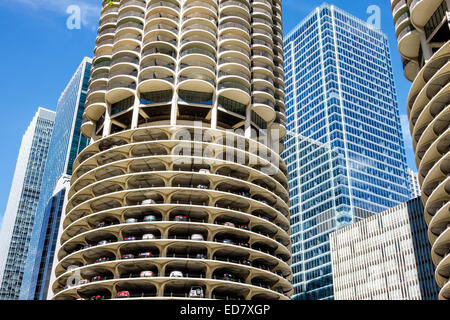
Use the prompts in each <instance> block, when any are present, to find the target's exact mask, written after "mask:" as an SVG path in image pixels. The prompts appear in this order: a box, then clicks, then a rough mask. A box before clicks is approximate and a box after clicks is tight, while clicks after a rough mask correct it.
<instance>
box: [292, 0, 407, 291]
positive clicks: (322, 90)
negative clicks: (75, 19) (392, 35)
mask: <svg viewBox="0 0 450 320" xmlns="http://www.w3.org/2000/svg"><path fill="white" fill-rule="evenodd" d="M284 58H285V83H286V90H285V93H286V116H287V122H286V123H287V130H288V131H290V132H293V133H294V135H298V136H301V137H304V138H307V139H311V140H314V141H317V142H319V143H321V144H323V145H327V148H328V149H329V151H328V158H329V159H328V164H329V168H328V170H329V172H330V173H325V172H324V173H323V174H322V175H320V174H319V172H321V171H320V170H319V164H318V162H319V161H316V163H315V164H310V163H307V162H305V163H302V164H301V165H302V166H303V167H299V166H298V167H297V168H296V170H298V174H295V175H294V174H291V179H290V187H291V188H293V187H294V189H291V199H290V200H291V226H292V241H293V248H294V250H293V260H294V261H296V262H295V263H294V264H293V268H294V270H295V279H296V281H294V289H295V295H294V299H305V300H316V299H332V297H333V287H332V277H331V256H330V252H329V233H330V232H332V231H334V230H336V229H337V228H341V227H343V226H346V225H348V224H351V223H354V222H356V221H358V220H359V219H361V218H365V217H367V216H369V215H371V214H372V213H377V212H381V211H383V210H386V209H388V208H390V207H394V206H396V205H398V204H400V203H403V202H404V201H406V200H408V199H409V198H410V190H409V183H408V175H407V164H406V155H405V149H404V142H403V136H402V130H401V124H400V117H399V109H398V105H397V98H396V93H395V87H394V79H393V73H392V67H391V59H390V52H389V44H388V40H387V38H386V36H385V35H384V34H383V33H382V32H381V31H379V30H376V29H374V28H373V27H372V26H370V25H368V24H367V23H366V22H364V21H362V20H359V19H357V18H355V17H353V16H351V15H349V14H348V13H346V12H344V11H342V10H340V9H338V8H336V7H334V6H330V5H327V4H325V5H322V6H321V7H319V8H317V9H316V10H314V11H313V12H312V13H311V14H310V15H309V16H308V17H306V18H305V19H304V20H303V21H302V22H301V23H300V24H299V25H298V26H297V27H296V28H294V30H292V31H291V32H290V33H289V34H288V35H287V36H286V37H285V41H284ZM287 151H288V150H286V151H285V153H284V154H283V158H284V159H285V160H286V162H287V165H288V167H289V168H290V167H291V166H292V165H293V164H294V163H295V161H298V162H299V163H300V162H301V161H302V158H303V157H304V156H306V154H302V153H301V151H300V149H298V150H297V151H296V152H298V154H297V156H292V155H290V154H288V153H287ZM294 153H295V152H294ZM305 159H306V158H305ZM314 170H316V171H317V172H316V174H315V176H316V178H315V179H314V178H313V177H310V178H309V179H308V178H305V175H313V176H314ZM289 172H292V171H289ZM294 185H295V186H297V187H298V192H297V191H295V186H294ZM294 192H297V193H296V194H294ZM327 212H329V213H327ZM322 215H327V216H328V218H327V219H326V220H327V224H324V223H322V222H323V220H322V218H321V216H322Z"/></svg>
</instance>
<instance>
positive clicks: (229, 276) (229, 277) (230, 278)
mask: <svg viewBox="0 0 450 320" xmlns="http://www.w3.org/2000/svg"><path fill="white" fill-rule="evenodd" d="M235 279H236V278H235V276H234V275H232V274H231V273H224V274H223V280H228V281H233V280H235Z"/></svg>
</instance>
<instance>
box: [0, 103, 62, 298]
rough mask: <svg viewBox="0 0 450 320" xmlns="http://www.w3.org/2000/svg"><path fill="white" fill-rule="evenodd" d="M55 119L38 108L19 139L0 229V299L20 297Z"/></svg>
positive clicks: (53, 114) (47, 111)
mask: <svg viewBox="0 0 450 320" xmlns="http://www.w3.org/2000/svg"><path fill="white" fill-rule="evenodd" d="M54 120H55V112H53V111H49V110H47V109H44V108H39V110H38V111H37V113H36V115H35V116H34V118H33V120H32V121H31V124H30V125H29V127H28V129H27V131H26V132H25V135H24V136H23V139H22V144H21V146H20V151H19V156H18V158H17V164H16V169H15V172H14V178H13V182H12V185H11V191H10V194H9V199H8V204H7V207H6V211H5V215H4V217H3V223H2V228H1V232H0V234H1V235H2V241H1V244H0V299H1V300H16V299H18V298H19V292H20V286H21V284H22V278H23V275H24V266H25V261H26V259H27V255H28V246H29V243H30V237H31V232H32V230H33V225H34V216H35V213H36V207H37V204H38V200H39V195H40V193H41V186H42V177H43V175H44V168H45V163H46V161H47V155H48V148H49V145H50V139H51V136H52V130H53V124H54Z"/></svg>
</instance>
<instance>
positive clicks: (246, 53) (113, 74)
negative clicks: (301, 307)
mask: <svg viewBox="0 0 450 320" xmlns="http://www.w3.org/2000/svg"><path fill="white" fill-rule="evenodd" d="M282 50H283V48H282V26H281V1H279V0H275V1H273V2H262V1H253V2H250V1H227V0H221V1H215V0H203V1H198V0H195V1H190V0H182V1H178V0H170V1H154V0H151V1H145V0H133V1H126V0H122V1H114V2H110V1H104V2H103V9H102V12H101V17H100V26H99V30H98V37H97V41H96V48H95V56H94V59H93V64H92V72H91V79H92V80H91V83H90V86H89V90H88V94H87V102H86V110H85V115H84V117H85V122H84V124H83V126H82V130H83V132H84V133H85V134H86V135H87V136H89V137H91V138H92V140H93V142H92V143H91V144H90V145H89V146H88V147H87V148H86V149H85V150H83V151H82V152H81V153H80V155H79V156H78V158H77V159H76V160H75V162H74V167H73V176H72V181H71V187H70V190H69V191H68V194H67V197H68V203H67V208H66V215H65V217H64V220H63V221H62V232H61V237H60V239H59V244H60V248H59V250H58V254H57V261H56V262H55V274H54V277H55V280H54V281H53V283H52V286H51V290H52V292H51V295H50V297H51V298H52V299H54V300H70V299H80V298H81V299H116V298H118V297H128V298H134V299H145V298H153V299H155V298H157V299H176V298H182V299H185V298H187V297H189V298H193V299H195V298H200V299H201V298H207V299H246V300H250V299H268V300H288V299H289V297H290V295H291V294H292V285H291V283H290V280H291V278H292V271H291V268H290V263H291V247H290V238H289V233H290V225H289V199H288V190H287V188H288V182H287V168H286V165H285V164H284V162H283V160H282V159H281V157H280V156H279V150H280V149H279V148H280V144H281V143H280V142H281V139H282V138H283V137H284V134H285V127H284V115H283V113H284V81H283V52H282ZM173 277H177V278H178V280H179V281H173ZM98 280H102V281H101V282H98Z"/></svg>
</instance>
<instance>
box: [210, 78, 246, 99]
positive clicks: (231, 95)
mask: <svg viewBox="0 0 450 320" xmlns="http://www.w3.org/2000/svg"><path fill="white" fill-rule="evenodd" d="M250 93H251V91H250V89H249V87H248V85H246V84H245V82H244V81H242V80H240V79H239V78H236V79H226V80H224V81H221V82H219V85H218V95H220V96H223V97H225V98H228V99H232V100H235V101H236V102H239V103H241V104H243V105H248V104H249V103H250Z"/></svg>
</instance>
